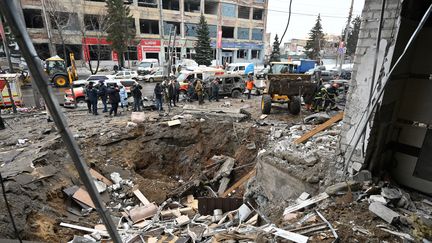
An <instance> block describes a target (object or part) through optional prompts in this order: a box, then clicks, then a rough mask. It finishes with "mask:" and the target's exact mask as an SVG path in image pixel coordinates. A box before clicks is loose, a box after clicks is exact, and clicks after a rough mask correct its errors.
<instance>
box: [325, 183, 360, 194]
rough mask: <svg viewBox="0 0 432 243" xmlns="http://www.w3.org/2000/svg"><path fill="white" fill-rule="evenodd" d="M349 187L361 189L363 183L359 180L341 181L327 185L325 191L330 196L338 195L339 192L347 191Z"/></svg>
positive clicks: (353, 189)
mask: <svg viewBox="0 0 432 243" xmlns="http://www.w3.org/2000/svg"><path fill="white" fill-rule="evenodd" d="M348 187H349V188H351V191H356V190H358V189H360V187H361V183H359V182H358V181H346V182H339V183H337V184H334V185H332V186H329V187H327V188H326V190H325V192H326V193H327V194H329V195H330V196H333V195H336V194H337V193H344V192H347V191H348Z"/></svg>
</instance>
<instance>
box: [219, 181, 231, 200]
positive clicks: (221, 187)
mask: <svg viewBox="0 0 432 243" xmlns="http://www.w3.org/2000/svg"><path fill="white" fill-rule="evenodd" d="M229 182H230V178H228V177H224V178H222V179H221V180H220V185H219V189H218V191H217V193H218V195H219V196H222V195H223V194H224V192H225V190H226V189H227V188H228V183H229Z"/></svg>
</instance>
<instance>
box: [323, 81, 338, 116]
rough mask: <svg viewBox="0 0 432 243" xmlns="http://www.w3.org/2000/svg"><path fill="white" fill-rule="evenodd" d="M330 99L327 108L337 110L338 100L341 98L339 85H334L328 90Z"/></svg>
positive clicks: (327, 101)
mask: <svg viewBox="0 0 432 243" xmlns="http://www.w3.org/2000/svg"><path fill="white" fill-rule="evenodd" d="M327 93H328V99H327V100H326V105H325V107H326V108H327V107H330V109H332V110H333V109H336V108H337V105H336V98H337V97H338V96H339V84H337V83H333V84H332V85H331V86H330V87H329V88H327Z"/></svg>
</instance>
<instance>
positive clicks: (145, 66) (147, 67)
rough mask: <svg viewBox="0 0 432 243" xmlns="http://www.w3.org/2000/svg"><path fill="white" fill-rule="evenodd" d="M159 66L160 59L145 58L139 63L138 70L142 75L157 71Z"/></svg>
mask: <svg viewBox="0 0 432 243" xmlns="http://www.w3.org/2000/svg"><path fill="white" fill-rule="evenodd" d="M158 67H159V60H158V59H144V60H142V61H141V62H140V63H139V64H138V67H137V72H138V74H139V75H140V76H144V75H147V74H151V73H152V72H155V71H156V69H157V68H158Z"/></svg>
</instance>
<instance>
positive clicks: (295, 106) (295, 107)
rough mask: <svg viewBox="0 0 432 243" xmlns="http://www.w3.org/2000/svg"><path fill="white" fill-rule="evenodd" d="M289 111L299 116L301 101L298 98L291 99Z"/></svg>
mask: <svg viewBox="0 0 432 243" xmlns="http://www.w3.org/2000/svg"><path fill="white" fill-rule="evenodd" d="M288 110H289V112H290V113H291V114H293V115H298V114H299V113H300V110H301V99H300V97H298V96H294V97H291V98H290V100H289V102H288Z"/></svg>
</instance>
